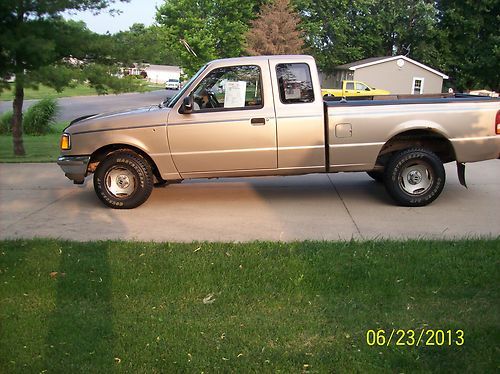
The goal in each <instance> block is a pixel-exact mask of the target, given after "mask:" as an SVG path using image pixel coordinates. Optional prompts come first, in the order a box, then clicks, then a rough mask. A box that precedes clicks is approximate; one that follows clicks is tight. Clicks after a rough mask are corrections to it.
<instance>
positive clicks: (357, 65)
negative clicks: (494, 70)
mask: <svg viewBox="0 0 500 374" xmlns="http://www.w3.org/2000/svg"><path fill="white" fill-rule="evenodd" d="M400 59H401V60H403V61H406V62H409V63H411V64H414V65H417V66H419V67H421V68H422V69H425V70H428V71H430V72H431V73H434V74H436V75H439V76H440V77H442V78H443V79H448V76H447V75H446V74H443V73H441V72H440V71H437V70H434V69H433V68H431V67H429V66H427V65H424V64H422V63H420V62H418V61H415V60H412V59H411V58H409V57H406V56H403V55H399V56H384V57H371V58H365V59H364V60H359V61H354V62H351V63H349V64H344V65H339V66H336V67H335V69H338V70H352V71H354V70H356V69H361V68H365V67H367V66H372V65H377V64H382V63H384V62H389V61H394V60H400Z"/></svg>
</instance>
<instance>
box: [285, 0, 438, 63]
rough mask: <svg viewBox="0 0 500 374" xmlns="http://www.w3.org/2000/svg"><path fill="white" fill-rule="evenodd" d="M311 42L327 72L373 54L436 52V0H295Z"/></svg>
mask: <svg viewBox="0 0 500 374" xmlns="http://www.w3.org/2000/svg"><path fill="white" fill-rule="evenodd" d="M295 4H296V7H297V9H298V10H299V12H300V15H301V17H302V23H301V25H302V29H303V30H304V31H305V33H306V35H307V37H306V44H307V45H308V47H309V48H310V49H311V51H312V52H313V54H314V55H315V56H316V58H317V60H318V64H319V65H320V67H321V68H322V70H323V71H325V72H328V73H330V72H332V70H333V68H334V67H335V66H336V65H340V64H344V63H347V62H352V61H356V60H360V59H363V58H368V57H374V56H391V55H396V54H404V55H410V57H413V58H417V59H419V60H421V61H423V62H427V63H429V62H431V61H430V60H432V59H433V58H435V56H436V49H435V47H434V44H433V43H432V40H433V38H434V37H435V32H434V31H435V27H436V25H437V10H436V8H435V5H434V1H432V0H351V1H345V0H329V1H312V0H296V1H295Z"/></svg>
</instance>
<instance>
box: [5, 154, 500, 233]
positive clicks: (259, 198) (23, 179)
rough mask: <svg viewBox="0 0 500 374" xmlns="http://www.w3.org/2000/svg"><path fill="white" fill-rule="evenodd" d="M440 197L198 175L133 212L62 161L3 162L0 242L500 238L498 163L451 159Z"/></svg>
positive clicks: (341, 182) (347, 184)
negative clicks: (422, 202) (462, 171)
mask: <svg viewBox="0 0 500 374" xmlns="http://www.w3.org/2000/svg"><path fill="white" fill-rule="evenodd" d="M446 170H447V173H448V181H447V184H446V187H445V190H444V191H443V193H442V195H441V196H440V197H439V198H438V200H437V201H435V202H434V203H433V204H431V205H430V206H427V207H423V208H404V207H398V206H394V205H393V203H392V201H391V200H390V199H389V198H388V197H387V195H386V193H385V190H384V188H383V187H382V186H381V185H380V184H378V183H376V182H374V181H372V180H371V179H370V178H369V177H368V176H366V175H365V174H364V173H355V174H348V173H345V174H330V175H325V174H316V175H309V176H293V177H265V178H249V179H225V180H222V179H221V180H210V181H206V180H193V181H186V182H184V183H182V184H176V185H171V186H167V187H163V188H157V189H155V190H154V191H153V194H152V195H151V197H150V199H149V200H148V201H147V202H146V203H145V204H144V205H142V206H141V207H139V208H137V209H134V210H128V211H127V210H113V209H109V208H106V207H105V206H104V205H102V204H101V203H100V201H99V200H98V199H97V197H96V196H95V194H94V191H93V187H92V180H91V178H87V181H86V183H85V185H83V186H76V185H72V184H71V182H70V181H68V180H67V179H66V178H65V177H64V176H63V174H62V172H61V171H60V170H59V168H58V166H57V165H55V164H0V207H1V208H0V238H32V237H51V238H64V239H73V240H80V241H86V240H101V239H134V240H145V241H150V240H152V241H167V240H168V241H188V242H190V241H193V240H197V241H204V240H207V241H251V240H281V241H292V240H309V239H310V240H339V239H340V240H350V239H351V238H354V239H380V238H417V239H418V238H436V239H441V238H466V237H477V236H495V237H496V236H498V235H500V199H499V195H498V194H499V192H500V161H498V160H491V161H486V162H481V163H477V164H470V165H468V166H467V179H468V182H469V189H468V190H466V189H465V188H463V187H461V186H460V185H459V183H458V180H457V177H456V172H455V168H454V165H447V168H446Z"/></svg>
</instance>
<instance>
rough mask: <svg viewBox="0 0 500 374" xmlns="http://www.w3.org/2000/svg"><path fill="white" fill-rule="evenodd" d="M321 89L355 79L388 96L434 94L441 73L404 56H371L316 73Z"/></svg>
mask: <svg viewBox="0 0 500 374" xmlns="http://www.w3.org/2000/svg"><path fill="white" fill-rule="evenodd" d="M320 79H321V85H322V87H323V88H338V87H340V85H341V82H342V81H343V80H356V81H362V82H365V83H367V84H368V85H370V86H372V87H375V88H381V89H384V90H388V91H390V92H391V93H392V94H417V95H418V94H424V93H425V94H436V93H441V92H442V89H443V79H448V76H447V75H446V74H443V73H441V72H439V71H437V70H435V69H433V68H431V67H429V66H427V65H424V64H422V63H420V62H418V61H415V60H412V59H411V58H408V57H406V56H401V55H400V56H390V57H372V58H367V59H364V60H360V61H355V62H351V63H349V64H345V65H339V66H336V67H335V70H334V74H333V75H331V76H327V75H325V74H320Z"/></svg>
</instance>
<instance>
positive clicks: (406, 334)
mask: <svg viewBox="0 0 500 374" xmlns="http://www.w3.org/2000/svg"><path fill="white" fill-rule="evenodd" d="M365 337H366V344H368V345H369V346H379V347H381V346H387V347H389V346H390V345H391V344H392V345H394V346H405V347H430V346H437V347H444V346H448V347H451V346H457V347H459V346H462V345H464V343H465V337H464V331H463V330H440V329H438V330H435V329H421V330H411V329H410V330H404V329H390V330H383V329H378V330H368V331H366V336H365Z"/></svg>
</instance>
